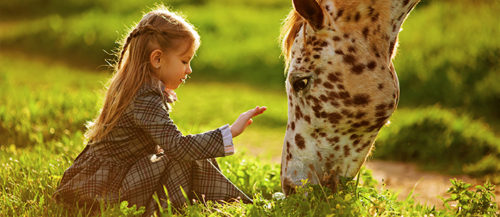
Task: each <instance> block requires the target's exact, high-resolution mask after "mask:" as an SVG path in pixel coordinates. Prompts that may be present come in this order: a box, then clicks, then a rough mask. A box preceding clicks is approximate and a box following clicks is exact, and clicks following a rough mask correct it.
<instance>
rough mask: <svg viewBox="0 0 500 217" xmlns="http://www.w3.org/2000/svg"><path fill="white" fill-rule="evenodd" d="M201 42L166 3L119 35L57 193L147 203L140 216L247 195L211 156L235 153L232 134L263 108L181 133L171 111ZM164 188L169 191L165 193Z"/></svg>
mask: <svg viewBox="0 0 500 217" xmlns="http://www.w3.org/2000/svg"><path fill="white" fill-rule="evenodd" d="M199 44H200V39H199V35H198V33H197V32H196V31H195V30H194V28H193V26H192V25H191V24H189V23H187V22H186V21H185V20H184V19H183V18H181V17H180V16H178V15H176V14H174V13H172V12H170V11H168V10H167V9H166V8H164V7H160V8H159V9H157V10H154V11H151V12H149V13H147V14H146V15H145V16H144V17H143V18H142V20H141V21H140V22H139V23H138V24H137V26H136V27H135V28H134V29H133V30H132V31H131V32H130V34H129V35H128V37H127V38H126V40H125V41H124V46H123V50H122V51H121V54H120V57H119V60H118V62H117V63H118V64H117V65H116V73H115V74H114V76H113V78H112V79H111V82H110V85H109V88H108V90H107V93H106V98H105V101H104V105H103V107H102V110H101V111H100V114H99V116H98V117H97V119H96V120H95V121H94V122H93V123H92V124H91V125H90V126H89V129H88V131H87V134H86V137H87V139H88V144H87V146H86V147H85V149H84V150H83V151H82V153H80V154H79V155H78V157H77V158H76V159H75V161H74V163H73V165H72V166H71V167H69V168H68V169H67V170H66V171H65V172H64V176H63V178H62V180H61V183H60V184H59V186H58V188H57V190H56V192H55V193H54V198H55V199H56V200H58V201H61V202H64V203H65V204H70V205H74V204H75V203H77V204H78V205H80V206H83V205H86V206H87V207H89V206H93V207H96V206H97V207H98V206H99V201H105V202H111V203H118V202H120V201H124V200H126V201H128V202H129V204H130V205H133V204H136V205H137V206H138V207H140V206H145V207H146V212H145V215H150V214H152V213H153V212H155V211H156V210H158V205H157V204H158V203H157V202H156V200H154V199H153V195H155V194H156V195H157V196H158V198H159V203H160V206H163V207H166V206H167V204H168V203H167V200H170V202H171V203H172V204H173V205H174V207H180V206H182V205H183V204H184V203H185V202H186V201H185V197H184V196H183V193H182V191H181V188H182V190H183V191H184V192H185V193H186V194H187V196H188V198H189V199H197V200H201V201H206V200H215V201H232V200H242V201H243V202H251V199H250V198H249V197H248V196H246V195H245V194H244V193H243V192H241V191H240V190H239V189H238V188H237V187H236V186H234V185H233V184H232V183H231V181H229V180H228V179H227V178H226V177H225V176H224V175H223V174H222V173H221V171H220V169H219V166H218V164H217V162H216V161H215V159H214V158H216V157H223V156H228V155H231V154H233V153H234V148H233V143H232V138H233V137H236V136H238V135H239V134H240V133H242V132H243V130H244V129H245V128H246V127H247V126H248V125H249V124H251V123H252V119H251V118H252V117H254V116H256V115H259V114H261V113H262V112H264V111H265V110H266V108H265V107H256V108H255V109H251V110H249V111H247V112H244V113H242V114H241V115H240V116H239V117H238V118H237V119H236V121H235V122H234V123H233V124H232V125H230V126H229V125H225V126H222V127H220V128H218V129H215V130H212V131H209V132H205V133H202V134H196V135H187V136H183V135H182V134H181V132H179V130H178V129H177V127H176V126H175V124H174V122H173V121H172V120H171V119H170V117H169V114H168V109H169V106H168V105H167V102H168V103H170V102H172V101H173V99H174V98H175V93H174V92H173V90H175V89H176V88H177V87H178V86H179V85H180V84H181V83H183V82H184V81H185V79H186V78H187V76H188V75H189V74H191V73H192V71H191V66H190V61H191V59H192V58H193V56H194V54H195V52H196V50H197V49H198V47H199ZM165 190H166V191H165Z"/></svg>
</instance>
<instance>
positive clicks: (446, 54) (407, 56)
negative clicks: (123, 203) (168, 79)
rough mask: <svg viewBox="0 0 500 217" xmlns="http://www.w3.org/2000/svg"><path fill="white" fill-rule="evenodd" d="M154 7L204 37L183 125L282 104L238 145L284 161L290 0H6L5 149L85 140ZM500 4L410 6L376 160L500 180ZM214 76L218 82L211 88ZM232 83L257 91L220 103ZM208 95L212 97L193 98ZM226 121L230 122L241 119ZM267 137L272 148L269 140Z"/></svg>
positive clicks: (1, 52) (467, 1)
mask: <svg viewBox="0 0 500 217" xmlns="http://www.w3.org/2000/svg"><path fill="white" fill-rule="evenodd" d="M155 4H165V5H167V6H170V7H171V8H172V9H173V10H175V11H180V12H181V13H182V14H184V15H185V16H186V17H187V18H188V20H189V21H190V22H191V23H193V24H194V25H195V26H196V27H197V28H198V31H199V33H200V35H201V38H202V46H201V48H200V50H199V52H198V54H197V57H196V58H195V59H194V60H193V70H194V74H193V76H192V79H191V80H190V81H189V82H188V83H193V86H189V87H188V88H191V89H192V90H196V91H199V92H195V91H192V92H190V90H180V94H181V95H182V94H184V95H186V96H189V97H193V98H195V99H196V100H198V101H197V103H198V104H200V105H205V106H206V107H204V108H202V109H204V110H207V111H208V112H205V113H203V112H202V113H201V115H199V116H197V117H196V118H198V119H199V120H197V121H195V122H194V124H191V125H185V126H182V123H181V128H182V129H184V130H185V131H186V132H198V131H202V130H205V129H207V128H209V127H213V126H216V125H217V124H220V123H224V122H223V121H222V120H221V121H218V119H217V118H216V119H217V120H216V121H214V120H213V116H214V114H219V113H217V112H218V111H217V109H213V108H209V107H211V106H212V105H213V104H207V103H200V102H201V101H203V100H205V101H208V100H212V101H213V102H217V103H220V104H225V105H227V104H230V106H229V107H231V110H230V112H229V114H233V115H234V114H237V113H238V112H239V111H240V110H243V109H244V108H242V107H243V105H245V106H246V105H253V104H254V103H257V104H264V103H260V102H261V101H262V100H268V101H265V102H268V103H269V104H271V105H275V106H274V107H273V108H274V109H275V110H274V111H273V112H271V111H270V112H269V113H268V116H267V117H263V119H262V121H261V122H260V123H261V124H262V126H264V127H263V128H262V130H261V131H257V132H258V133H254V134H251V133H249V134H250V135H249V136H247V137H243V138H242V139H241V141H242V142H243V141H248V143H251V144H252V146H255V147H256V148H257V149H259V148H260V149H259V150H264V151H269V150H273V153H272V154H269V155H266V156H272V157H276V156H278V157H279V154H277V152H278V153H279V150H280V149H281V144H282V143H281V142H279V140H281V139H282V136H283V133H284V127H285V125H286V97H285V92H284V80H285V78H284V75H283V68H284V67H283V59H282V58H281V57H280V49H279V44H280V43H279V41H278V36H279V31H280V26H281V22H282V21H283V19H284V18H285V17H286V15H287V13H288V11H289V10H290V9H291V2H290V1H289V0H253V1H237V0H171V1H159V0H144V1H135V0H115V1H107V0H66V1H58V0H17V1H1V2H0V63H1V66H0V84H1V85H2V86H1V89H2V91H0V102H1V103H0V146H8V145H11V144H13V145H15V146H16V147H29V146H33V145H37V144H40V143H44V144H47V143H50V142H54V141H58V142H60V141H61V138H64V135H65V134H67V135H73V134H74V133H76V132H79V133H80V134H78V135H80V136H81V133H82V132H83V131H84V123H85V122H86V121H89V120H91V119H92V118H93V117H94V116H95V114H96V113H97V111H98V108H99V106H98V105H99V102H100V101H99V100H100V96H101V95H102V91H101V89H102V86H103V85H102V83H104V82H105V81H106V79H107V78H109V76H110V74H111V71H110V67H108V64H107V62H106V60H108V61H111V62H112V61H113V60H114V56H113V53H114V52H116V50H117V49H120V48H119V47H118V43H117V41H119V40H120V39H121V38H123V37H124V36H125V34H126V33H127V31H128V29H129V28H130V27H132V25H133V24H134V23H135V22H137V21H139V20H140V18H141V16H142V14H143V12H145V11H147V10H148V9H149V8H152V7H153V6H154V5H155ZM498 11H500V1H498V0H439V1H433V0H423V1H422V2H421V3H420V4H419V5H418V6H417V8H416V9H415V10H414V11H413V12H412V13H411V15H410V16H409V18H408V20H407V21H406V22H405V24H404V25H403V28H404V31H402V32H401V33H400V39H399V43H400V46H399V48H398V55H397V56H396V58H395V60H394V63H395V66H396V71H397V72H398V76H399V80H400V86H401V101H400V104H399V108H400V110H401V111H398V112H396V114H395V115H394V118H393V121H392V122H393V123H392V125H390V126H389V127H385V128H384V130H382V134H381V135H380V138H379V141H377V149H376V151H375V153H374V156H375V157H378V158H382V159H396V160H402V161H416V162H420V163H421V164H424V165H425V164H428V166H431V167H432V166H435V167H437V168H438V169H446V170H447V171H449V172H456V173H467V174H472V175H478V176H484V175H486V176H492V177H497V178H496V179H495V180H496V182H500V174H499V173H500V160H499V159H500V142H499V141H500V139H499V132H500V131H499V129H500V85H498V84H499V83H500V61H499V60H500V40H499V39H500V22H499V19H498ZM54 64H56V65H57V67H55V66H54ZM61 67H62V68H61ZM65 67H66V68H65ZM96 80H97V81H99V82H100V83H99V82H96ZM211 82H217V84H218V86H216V87H214V86H210V85H208V86H204V85H207V84H210V83H211ZM94 83H99V84H94ZM188 85H189V84H187V85H186V86H188ZM225 87H227V88H230V89H231V90H237V89H238V90H239V89H240V88H242V87H245V88H242V89H244V90H247V92H248V93H250V92H253V93H254V95H251V94H247V95H245V94H243V96H245V97H246V98H242V97H241V95H235V96H231V95H230V94H229V95H228V96H227V97H229V98H228V99H227V100H226V101H224V100H222V99H217V98H218V97H220V95H221V92H227V90H228V89H227V88H225ZM207 89H215V90H217V91H219V92H210V91H208V92H207ZM182 91H184V92H182ZM200 93H202V94H208V95H203V96H204V98H203V97H201V98H196V97H197V96H198V95H199V94H200ZM256 94H258V95H256ZM231 97H233V98H231ZM207 98H209V99H207ZM229 99H234V101H238V102H233V101H230V100H229ZM243 102H245V103H247V104H245V103H243ZM186 103H192V102H191V101H187V102H186ZM178 107H180V108H179V109H177V111H178V113H177V117H178V118H179V119H189V118H191V119H192V118H193V117H192V113H189V112H188V111H189V110H191V111H192V109H198V108H200V107H194V106H193V105H188V104H183V103H182V102H181V103H180V104H179V105H178ZM223 112H224V111H223ZM221 115H222V114H221ZM215 116H216V115H215ZM224 117H227V118H225V121H226V122H227V121H230V120H232V118H233V117H232V116H224ZM194 125H196V126H194ZM270 132H278V133H275V134H273V135H271V136H270V137H269V138H271V139H269V140H272V141H263V140H264V139H261V140H259V136H260V135H267V134H270ZM259 133H261V134H259ZM271 134H272V133H271ZM265 138H268V137H265ZM271 143H272V144H273V145H272V146H273V147H274V148H269V147H266V145H267V144H271ZM259 144H260V145H259ZM262 144H265V145H262ZM70 152H73V151H70ZM75 153H76V151H75ZM443 156H445V157H443ZM436 161H439V162H440V164H439V163H438V164H436V163H435V162H436Z"/></svg>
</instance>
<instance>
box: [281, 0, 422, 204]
mask: <svg viewBox="0 0 500 217" xmlns="http://www.w3.org/2000/svg"><path fill="white" fill-rule="evenodd" d="M418 2H419V0H293V5H294V9H293V10H292V11H291V12H290V14H289V16H288V18H287V20H286V21H285V24H284V26H283V54H284V56H285V60H286V67H287V70H286V73H287V79H286V91H287V95H288V124H287V129H286V135H285V139H284V145H283V152H282V159H281V184H282V188H283V192H284V193H285V194H287V195H288V194H290V193H292V192H293V191H294V187H295V186H297V185H300V184H301V180H304V179H307V180H308V181H309V183H312V184H322V185H323V186H328V187H330V188H332V189H333V190H335V186H336V184H337V183H338V179H339V177H350V178H352V177H354V176H355V175H356V174H357V173H358V171H359V169H360V167H361V165H362V164H363V163H364V162H365V160H366V158H367V156H368V154H369V152H370V150H371V149H372V146H373V143H374V141H375V138H376V136H377V134H378V132H379V130H380V128H381V127H382V126H383V125H384V124H385V123H386V122H387V120H388V119H389V117H390V116H391V114H392V113H393V112H394V110H395V109H396V106H397V104H398V100H399V84H398V79H397V76H396V72H395V70H394V66H393V64H392V57H393V55H394V50H395V47H396V46H395V45H396V44H397V38H398V33H399V31H400V28H401V25H402V23H403V21H404V20H405V19H406V17H407V16H408V14H409V13H410V11H411V10H412V9H413V8H414V7H415V5H416V4H417V3H418Z"/></svg>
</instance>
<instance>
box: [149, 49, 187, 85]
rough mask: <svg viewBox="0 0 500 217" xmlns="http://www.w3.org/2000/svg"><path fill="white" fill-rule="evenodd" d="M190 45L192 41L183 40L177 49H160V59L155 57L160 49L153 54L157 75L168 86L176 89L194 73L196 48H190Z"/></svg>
mask: <svg viewBox="0 0 500 217" xmlns="http://www.w3.org/2000/svg"><path fill="white" fill-rule="evenodd" d="M190 46H191V44H190V43H186V42H183V44H181V45H180V46H179V47H178V48H177V49H175V50H170V51H169V52H161V51H160V54H158V55H159V56H158V59H155V57H154V55H155V54H154V53H155V52H156V51H159V50H155V51H153V53H152V55H151V56H152V58H153V61H152V62H153V67H154V68H155V75H156V76H157V78H158V79H159V80H160V81H161V82H163V85H165V87H166V88H168V89H171V90H175V89H176V88H177V87H179V85H180V84H181V83H184V81H185V80H186V79H187V76H188V75H189V74H191V73H192V71H191V59H192V58H193V55H194V50H193V49H190ZM155 61H156V62H155ZM158 66H159V67H158Z"/></svg>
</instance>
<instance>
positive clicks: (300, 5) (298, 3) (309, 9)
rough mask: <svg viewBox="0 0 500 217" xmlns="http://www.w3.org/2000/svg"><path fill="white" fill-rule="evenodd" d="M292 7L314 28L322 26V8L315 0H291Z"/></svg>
mask: <svg viewBox="0 0 500 217" xmlns="http://www.w3.org/2000/svg"><path fill="white" fill-rule="evenodd" d="M292 1H293V8H294V9H295V11H297V13H299V14H300V16H302V17H303V18H304V19H306V20H307V22H309V24H311V26H312V27H313V28H314V30H320V29H321V28H323V19H324V15H323V10H322V9H321V6H319V4H318V2H316V0H292Z"/></svg>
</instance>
